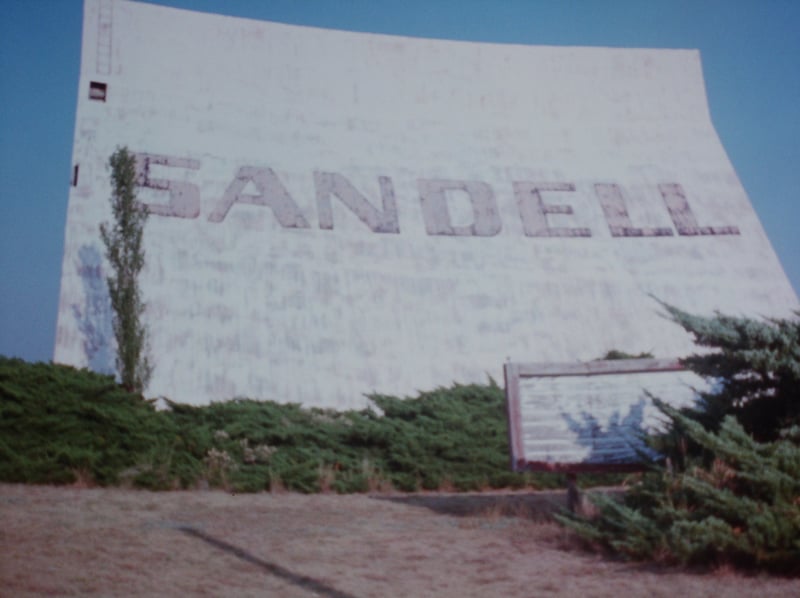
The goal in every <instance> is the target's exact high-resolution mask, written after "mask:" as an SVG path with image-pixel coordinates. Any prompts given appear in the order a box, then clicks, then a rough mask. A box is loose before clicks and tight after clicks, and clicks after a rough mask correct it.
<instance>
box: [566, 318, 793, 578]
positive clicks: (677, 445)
mask: <svg viewBox="0 0 800 598" xmlns="http://www.w3.org/2000/svg"><path fill="white" fill-rule="evenodd" d="M666 307H667V309H668V311H669V313H670V314H671V315H672V317H673V319H674V320H675V321H676V322H677V323H679V324H680V325H681V326H683V327H684V328H685V329H686V330H687V331H689V332H690V333H691V334H693V335H694V337H695V340H696V341H697V343H698V344H699V345H701V346H704V347H707V348H710V349H714V350H713V351H710V352H705V353H702V354H697V355H692V356H691V357H688V358H686V359H685V360H683V363H684V364H685V365H686V366H687V367H689V368H690V369H692V370H693V371H695V372H697V373H698V374H700V375H702V376H705V377H706V378H707V379H709V381H710V382H712V390H711V391H709V392H707V393H704V394H702V396H701V398H700V401H699V403H698V404H697V405H695V406H693V407H691V408H686V409H682V410H676V409H673V408H671V407H669V406H668V405H667V404H666V403H664V402H662V401H660V400H658V399H654V400H655V404H656V406H657V407H658V408H659V409H660V410H661V412H662V413H663V414H664V415H665V416H666V418H667V427H666V429H665V431H664V432H663V433H662V434H660V435H657V436H655V437H653V438H652V439H651V440H652V444H653V446H654V447H655V448H657V449H659V450H661V451H662V453H663V454H665V455H666V456H667V457H668V458H667V460H666V462H665V464H663V465H661V466H656V467H654V468H653V469H652V471H650V472H649V473H647V474H645V475H644V476H643V478H642V481H641V483H639V484H637V485H635V486H633V487H632V488H631V489H630V490H629V491H628V492H627V494H626V495H625V497H624V500H623V502H621V503H620V502H617V501H614V500H611V499H607V498H604V497H602V496H593V497H592V498H593V500H594V501H595V502H596V504H597V505H598V507H599V508H600V515H599V517H598V518H596V519H594V520H584V519H581V518H579V517H577V516H575V515H569V514H565V515H562V516H560V517H559V520H560V521H561V522H562V523H564V524H565V525H567V526H568V527H570V528H572V529H574V530H575V531H577V532H578V533H579V534H580V535H581V536H583V537H584V538H585V539H586V540H589V541H590V542H592V543H594V544H595V545H598V546H602V547H605V548H607V549H610V550H611V551H613V552H615V553H617V554H619V555H621V556H623V557H626V558H633V559H649V560H656V561H661V562H665V563H676V564H685V565H706V566H709V565H711V566H714V565H722V564H731V565H734V566H739V567H750V568H759V569H764V570H770V571H776V572H781V573H788V574H793V575H797V574H800V418H799V414H800V319H797V318H795V319H793V320H779V319H771V320H766V321H763V322H760V321H754V320H750V319H746V318H733V317H727V316H722V315H716V316H714V317H711V318H702V317H698V316H692V315H689V314H687V313H685V312H682V311H680V310H677V309H675V308H672V307H670V306H666Z"/></svg>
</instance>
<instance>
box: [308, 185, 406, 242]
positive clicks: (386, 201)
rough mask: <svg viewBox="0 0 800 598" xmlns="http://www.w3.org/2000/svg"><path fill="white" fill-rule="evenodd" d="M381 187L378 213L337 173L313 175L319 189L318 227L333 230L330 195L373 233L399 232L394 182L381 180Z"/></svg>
mask: <svg viewBox="0 0 800 598" xmlns="http://www.w3.org/2000/svg"><path fill="white" fill-rule="evenodd" d="M378 184H379V185H380V188H381V200H382V202H383V211H381V210H378V209H377V208H376V207H375V206H373V205H372V204H371V203H369V201H367V199H366V198H365V197H364V196H363V195H362V194H361V193H359V192H358V190H357V189H356V188H355V187H353V185H352V184H350V181H348V180H347V179H346V178H344V177H343V176H342V175H341V174H339V173H338V172H314V185H315V187H316V189H317V210H318V212H319V227H320V228H321V229H324V230H333V206H332V205H331V195H335V196H336V197H338V198H339V199H340V200H341V201H342V203H343V204H344V205H346V206H347V207H348V208H349V209H350V211H351V212H353V214H355V215H356V216H358V219H359V220H361V222H363V223H364V224H366V225H367V226H368V227H369V229H370V230H371V231H372V232H374V233H399V232H400V226H399V224H398V222H397V203H396V201H395V197H394V187H393V186H392V179H390V178H389V177H385V176H381V177H378Z"/></svg>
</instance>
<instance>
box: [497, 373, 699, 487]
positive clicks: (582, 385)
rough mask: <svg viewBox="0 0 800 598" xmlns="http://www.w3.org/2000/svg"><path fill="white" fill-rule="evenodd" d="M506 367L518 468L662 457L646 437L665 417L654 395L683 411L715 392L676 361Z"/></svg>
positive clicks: (612, 465) (598, 465)
mask: <svg viewBox="0 0 800 598" xmlns="http://www.w3.org/2000/svg"><path fill="white" fill-rule="evenodd" d="M504 370H505V371H504V373H505V383H506V406H507V411H508V430H509V445H510V447H511V466H512V468H513V469H514V470H516V471H524V470H535V471H536V470H538V471H575V472H577V471H602V470H613V469H631V468H639V467H641V466H642V463H645V462H647V461H651V460H655V459H658V458H659V455H658V454H657V453H655V452H654V451H653V450H652V449H651V448H650V447H648V445H647V443H646V442H645V440H644V435H646V434H651V433H653V432H656V431H658V430H659V429H660V428H661V425H662V424H663V420H664V417H663V415H662V414H661V413H660V412H659V411H658V409H656V407H655V406H654V405H653V402H652V398H651V397H657V398H659V399H661V400H662V401H664V402H666V403H667V404H669V405H671V406H672V407H675V408H680V407H686V406H689V405H692V404H694V403H695V401H696V399H697V393H698V392H699V391H708V390H709V386H708V384H707V383H706V382H705V381H704V380H703V379H702V378H701V377H699V376H698V375H697V374H695V373H693V372H691V371H688V370H685V369H683V368H682V367H681V365H680V364H679V363H678V361H677V360H670V359H630V360H610V361H603V360H598V361H591V362H588V363H567V364H563V363H562V364H519V363H507V364H506V365H505V368H504Z"/></svg>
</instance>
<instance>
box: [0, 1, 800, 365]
mask: <svg viewBox="0 0 800 598" xmlns="http://www.w3.org/2000/svg"><path fill="white" fill-rule="evenodd" d="M152 3H155V4H164V5H168V6H174V7H178V8H190V9H193V10H199V11H204V12H216V13H220V14H227V15H232V16H241V17H248V18H256V19H263V20H271V21H278V22H283V23H292V24H298V25H310V26H316V27H326V28H333V29H343V30H350V31H368V32H374V33H386V34H395V35H407V36H414V37H431V38H443V39H457V40H469V41H484V42H498V43H518V44H543V45H586V46H614V47H648V48H698V49H699V50H700V51H701V56H702V61H703V69H704V74H705V79H706V89H707V93H708V98H709V102H710V106H711V116H712V119H713V121H714V125H715V126H716V129H717V133H718V134H719V136H720V138H721V140H722V143H723V145H724V147H725V149H726V150H727V152H728V156H729V158H730V160H731V162H733V165H734V168H735V169H736V172H737V174H738V175H739V178H740V180H741V182H742V184H743V185H744V188H745V190H746V191H747V193H748V195H749V197H750V200H751V202H752V204H753V206H754V208H755V210H756V212H757V214H758V216H759V218H760V219H761V222H762V224H763V225H764V228H765V229H766V232H767V235H768V236H769V238H770V240H771V241H772V245H773V247H774V248H775V251H776V252H777V254H778V257H779V258H780V260H781V263H782V265H783V268H784V270H785V271H786V273H787V275H788V276H789V279H790V281H791V282H792V285H793V286H794V289H795V291H796V292H797V291H798V290H799V289H800V232H798V228H799V227H800V193H799V191H800V102H799V100H800V35H798V27H800V2H797V1H795V0H760V1H758V0H752V1H749V0H739V1H737V0H709V1H704V0H693V1H683V0H674V1H668V2H662V1H656V0H652V1H651V0H605V1H601V0H571V1H569V0H563V1H556V0H552V1H548V2H545V1H536V0H528V1H525V0H405V1H403V2H396V1H379V0H341V1H332V0H331V1H323V0H307V1H306V0H282V1H268V0H263V1H262V0H159V1H157V2H152ZM82 5H83V3H82V0H0V7H2V14H3V18H2V19H0V181H2V185H0V354H1V355H7V356H18V357H22V358H24V359H27V360H30V361H49V360H50V359H51V358H52V355H53V346H54V342H55V324H56V313H57V309H58V293H59V280H60V276H61V258H62V250H63V242H64V224H65V218H66V208H67V197H68V192H69V177H70V169H71V157H72V139H73V130H74V118H75V105H76V97H77V85H78V69H79V61H80V41H81V24H82Z"/></svg>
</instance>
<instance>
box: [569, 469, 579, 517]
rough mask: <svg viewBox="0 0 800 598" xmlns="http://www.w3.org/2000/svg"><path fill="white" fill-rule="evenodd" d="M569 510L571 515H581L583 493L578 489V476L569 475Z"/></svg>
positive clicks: (575, 474) (574, 474)
mask: <svg viewBox="0 0 800 598" xmlns="http://www.w3.org/2000/svg"><path fill="white" fill-rule="evenodd" d="M567 509H569V512H570V513H574V514H576V515H577V514H580V510H581V491H580V490H579V489H578V474H577V473H571V472H570V473H568V474H567Z"/></svg>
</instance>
